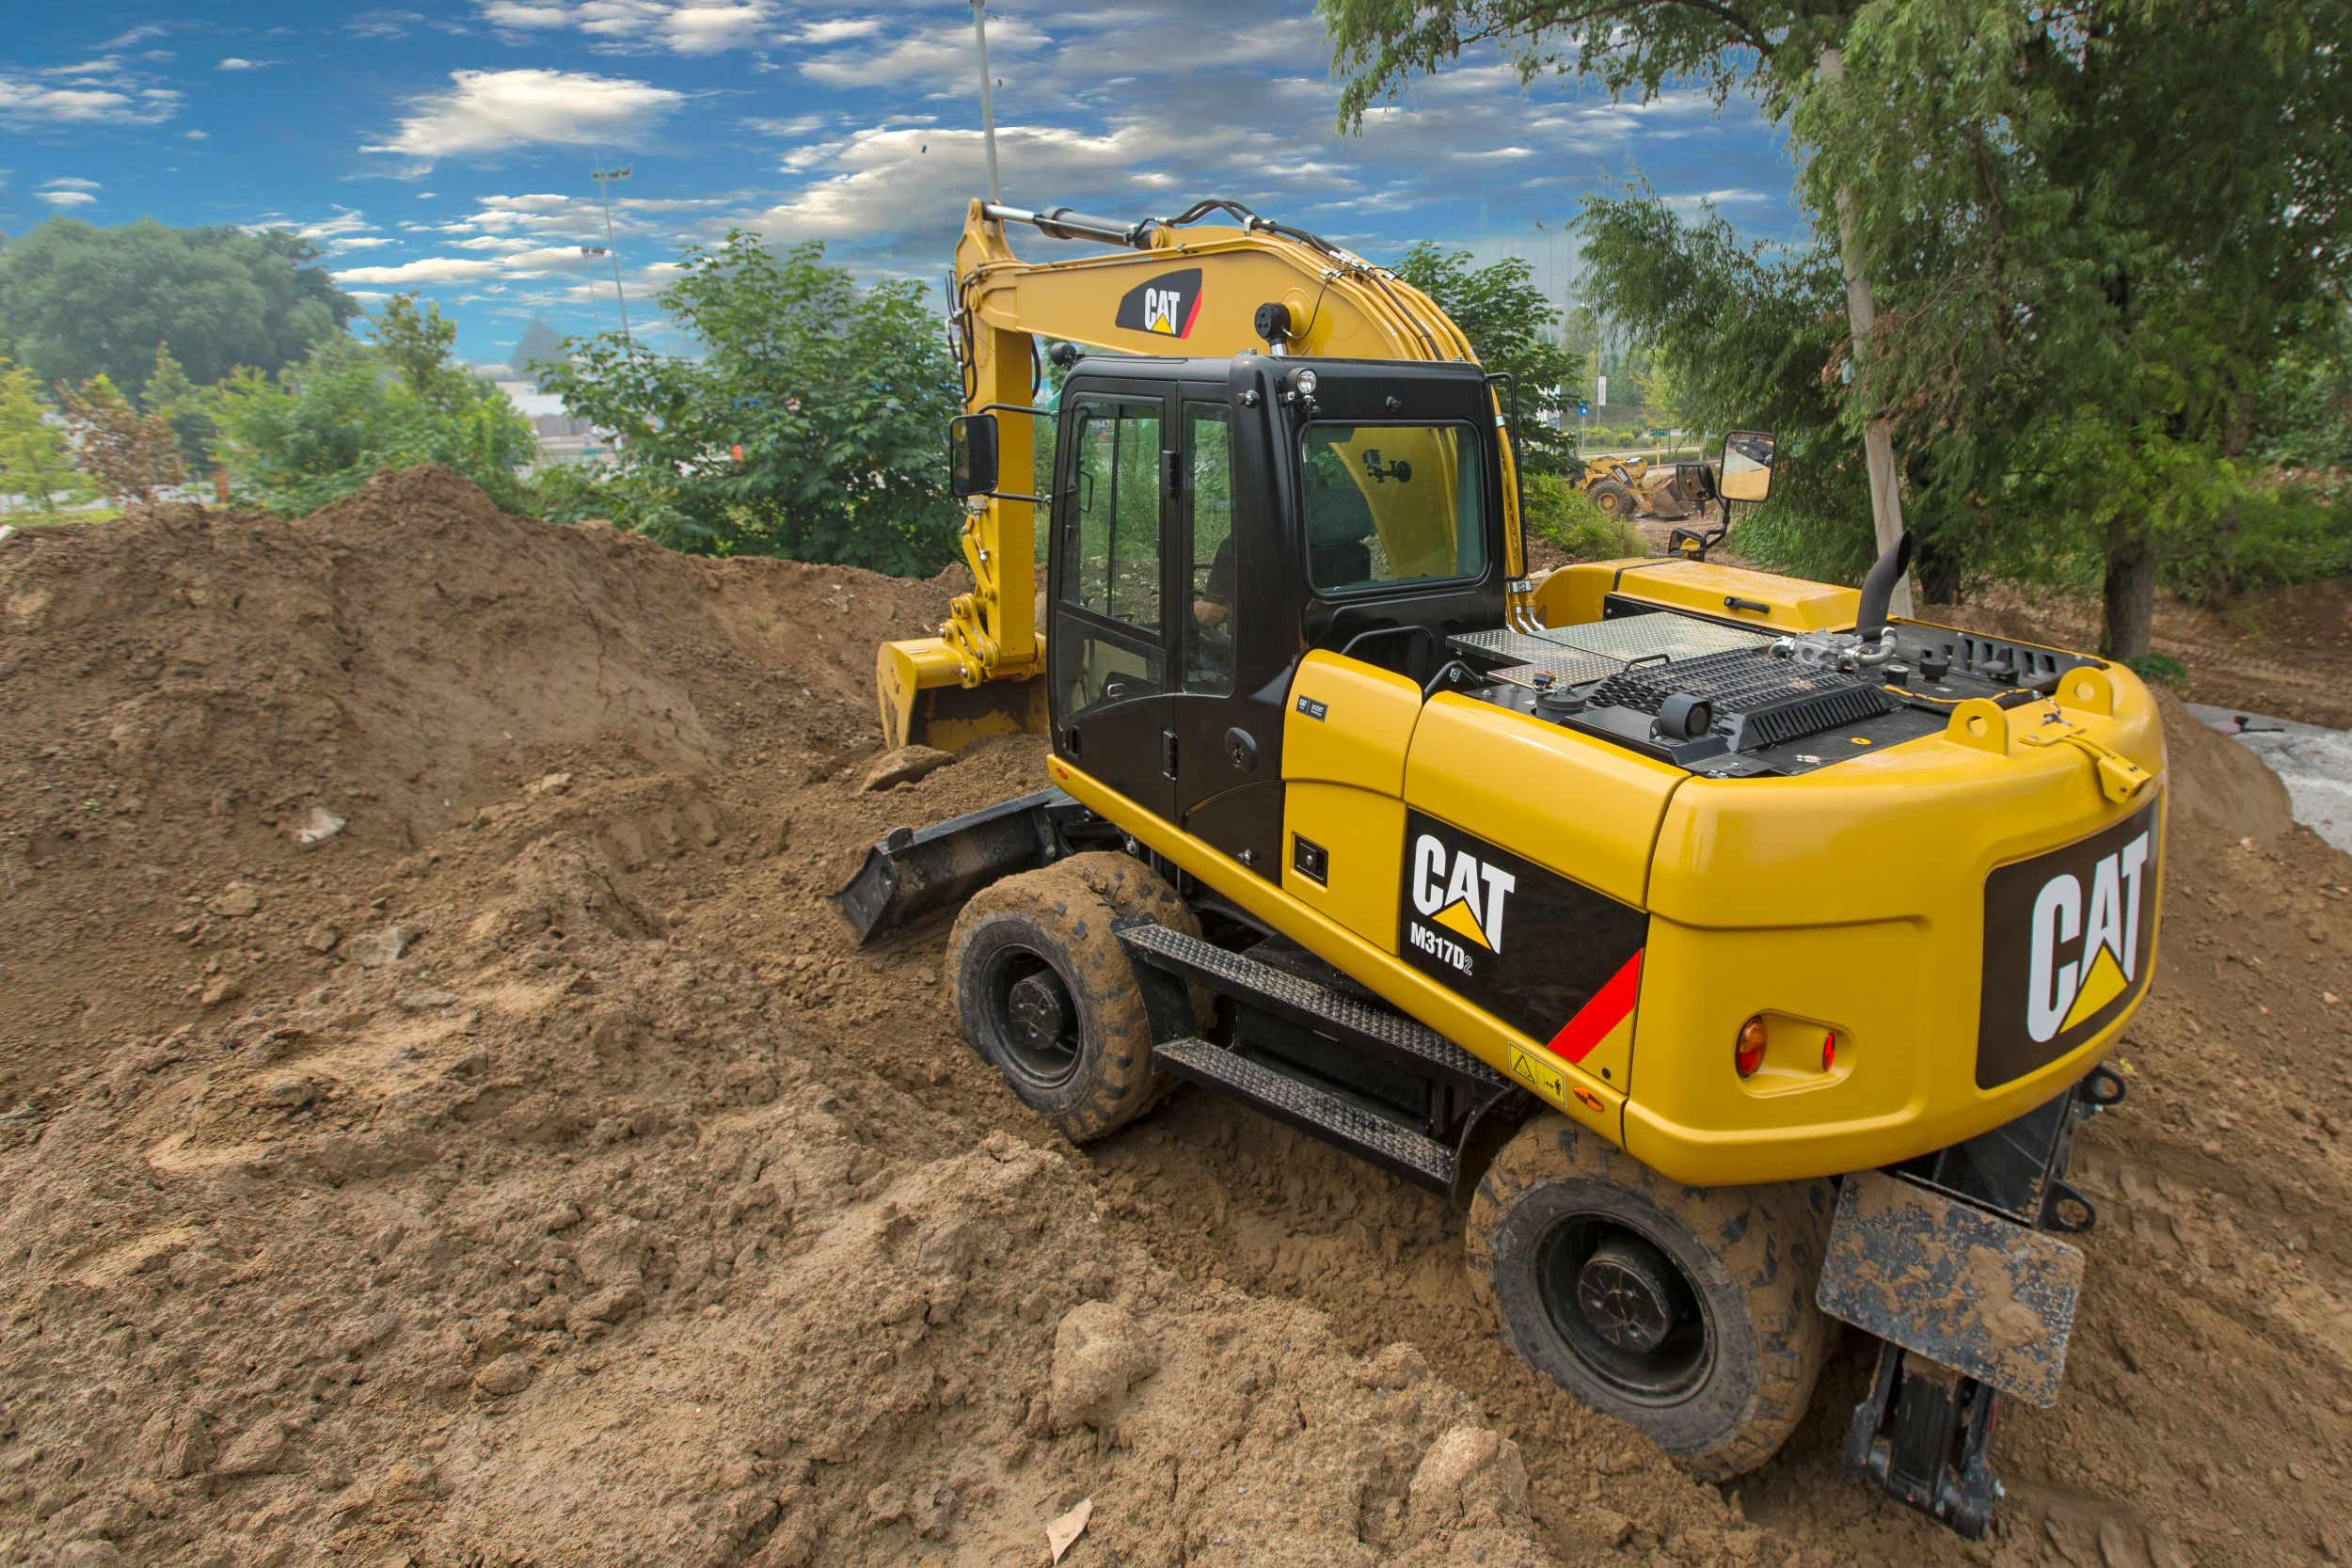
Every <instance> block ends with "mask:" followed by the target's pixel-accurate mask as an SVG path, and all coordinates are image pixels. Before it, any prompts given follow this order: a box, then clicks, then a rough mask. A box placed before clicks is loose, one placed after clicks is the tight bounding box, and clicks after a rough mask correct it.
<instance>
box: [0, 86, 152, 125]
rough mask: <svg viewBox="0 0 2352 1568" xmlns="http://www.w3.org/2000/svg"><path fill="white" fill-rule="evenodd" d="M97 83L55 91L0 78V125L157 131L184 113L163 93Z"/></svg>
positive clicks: (150, 88)
mask: <svg viewBox="0 0 2352 1568" xmlns="http://www.w3.org/2000/svg"><path fill="white" fill-rule="evenodd" d="M95 80H96V78H95V77H89V76H86V77H85V78H84V80H82V81H77V82H74V83H72V84H71V85H69V86H66V87H53V86H51V85H50V84H49V83H47V82H43V81H39V80H36V79H35V78H34V77H32V76H29V75H23V74H17V73H10V72H0V124H6V125H9V126H13V127H17V128H32V127H38V126H44V125H105V124H117V125H154V124H158V123H160V122H162V121H164V120H167V119H170V118H171V117H172V116H173V115H175V114H177V113H179V111H180V95H179V94H178V93H176V92H172V91H169V90H168V89H165V88H157V87H146V88H141V87H135V86H134V85H132V84H131V83H130V82H129V81H128V80H126V79H120V78H118V79H115V80H112V81H109V82H108V83H106V84H105V85H103V86H93V85H88V84H89V83H91V82H93V81H95Z"/></svg>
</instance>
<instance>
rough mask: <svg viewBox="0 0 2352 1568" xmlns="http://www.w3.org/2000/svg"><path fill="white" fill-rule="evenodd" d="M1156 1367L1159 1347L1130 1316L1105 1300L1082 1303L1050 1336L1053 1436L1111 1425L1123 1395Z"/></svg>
mask: <svg viewBox="0 0 2352 1568" xmlns="http://www.w3.org/2000/svg"><path fill="white" fill-rule="evenodd" d="M1159 1366H1160V1351H1159V1347H1158V1346H1157V1345H1154V1344H1153V1343H1152V1341H1151V1340H1150V1339H1149V1338H1146V1337H1145V1335H1144V1332H1143V1329H1142V1327H1141V1325H1139V1324H1138V1323H1136V1320H1135V1319H1134V1317H1132V1316H1131V1315H1130V1314H1128V1313H1126V1312H1124V1311H1122V1310H1120V1308H1119V1307H1113V1306H1112V1305H1111V1304H1110V1303H1109V1302H1106V1301H1087V1302H1080V1303H1079V1304H1078V1305H1077V1306H1075V1307H1072V1308H1071V1309H1070V1310H1069V1311H1068V1312H1067V1313H1065V1314H1063V1317H1062V1320H1061V1326H1060V1327H1058V1328H1057V1329H1056V1330H1055V1331H1054V1371H1053V1380H1052V1382H1051V1383H1050V1384H1049V1386H1048V1388H1047V1398H1048V1406H1047V1409H1048V1414H1049V1417H1050V1419H1051V1421H1052V1423H1053V1429H1054V1431H1056V1432H1057V1433H1060V1432H1069V1431H1072V1430H1073V1429H1075V1428H1077V1427H1082V1426H1091V1427H1096V1428H1100V1427H1102V1426H1104V1425H1105V1424H1106V1423H1108V1422H1110V1421H1112V1420H1113V1419H1115V1418H1117V1416H1118V1413H1119V1407H1120V1405H1121V1404H1122V1403H1123V1402H1125V1400H1126V1397H1127V1390H1128V1389H1129V1388H1132V1387H1133V1386H1135V1385H1136V1384H1137V1383H1140V1382H1141V1381H1143V1379H1145V1378H1147V1377H1149V1376H1151V1375H1152V1373H1153V1372H1155V1371H1157V1370H1159Z"/></svg>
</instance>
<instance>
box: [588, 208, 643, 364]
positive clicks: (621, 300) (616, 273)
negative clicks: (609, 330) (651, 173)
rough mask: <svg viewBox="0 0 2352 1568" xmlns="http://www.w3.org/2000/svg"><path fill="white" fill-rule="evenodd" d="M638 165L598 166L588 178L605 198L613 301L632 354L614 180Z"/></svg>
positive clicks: (623, 338)
mask: <svg viewBox="0 0 2352 1568" xmlns="http://www.w3.org/2000/svg"><path fill="white" fill-rule="evenodd" d="M635 167H636V165H634V164H623V165H622V166H620V167H618V168H598V169H591V170H589V171H588V178H589V179H591V180H594V181H595V182H596V194H597V195H598V196H600V197H602V198H604V245H605V254H606V255H608V256H610V257H612V301H613V303H614V304H615V305H616V306H618V307H619V308H620V311H621V345H622V347H623V348H625V349H627V350H628V352H630V353H632V354H633V353H635V352H636V345H635V344H634V343H631V342H630V341H629V338H628V296H627V295H625V294H623V293H621V256H620V252H619V251H618V250H616V249H614V248H613V246H614V245H615V241H614V240H613V238H612V182H614V181H616V180H626V179H628V171H629V170H630V169H632V168H635Z"/></svg>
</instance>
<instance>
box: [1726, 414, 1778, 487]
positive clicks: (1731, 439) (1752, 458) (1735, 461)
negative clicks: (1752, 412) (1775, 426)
mask: <svg viewBox="0 0 2352 1568" xmlns="http://www.w3.org/2000/svg"><path fill="white" fill-rule="evenodd" d="M1772 444H1773V443H1772V432H1771V431H1769V430H1734V431H1729V432H1727V433H1725V435H1724V457H1723V462H1722V463H1721V464H1719V465H1718V466H1717V468H1716V472H1717V473H1718V474H1719V475H1720V476H1721V477H1720V478H1718V479H1717V480H1716V482H1715V492H1716V494H1718V495H1720V496H1722V497H1723V499H1725V500H1727V501H1760V500H1762V499H1764V498H1765V497H1766V496H1768V495H1770V494H1771V493H1772Z"/></svg>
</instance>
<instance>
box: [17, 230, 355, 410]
mask: <svg viewBox="0 0 2352 1568" xmlns="http://www.w3.org/2000/svg"><path fill="white" fill-rule="evenodd" d="M317 257H318V252H317V250H316V249H315V248H314V247H313V246H312V245H310V242H309V241H307V240H304V239H302V238H300V237H299V236H297V235H294V234H290V233H287V232H285V231H283V230H269V231H266V232H261V233H254V232H249V231H247V230H241V229H231V228H226V227H222V228H212V229H170V228H167V227H165V226H164V225H163V224H160V223H157V222H156V221H155V220H153V219H152V218H141V219H140V220H139V221H138V222H136V223H130V224H124V225H123V226H121V227H120V228H117V229H100V228H97V227H95V226H94V225H92V224H89V223H87V222H84V221H83V220H82V219H79V218H67V217H53V218H50V219H48V220H47V221H45V222H43V223H41V224H40V225H39V226H37V227H36V228H34V229H33V230H31V231H30V232H29V233H27V234H25V235H24V237H23V238H22V239H17V240H12V241H10V242H9V243H8V246H7V248H6V249H0V341H4V342H5V343H7V344H8V346H9V351H10V352H11V353H12V354H13V355H14V356H15V357H16V358H17V359H18V361H19V362H21V363H22V364H24V367H25V368H26V369H28V370H30V371H31V372H33V373H34V374H35V375H37V376H39V377H40V379H41V381H42V382H43V383H45V384H53V385H54V384H56V383H57V382H67V383H72V384H77V385H78V384H79V383H81V382H83V381H86V380H87V379H89V378H91V377H93V376H97V375H104V376H105V377H106V378H107V379H108V380H109V381H110V382H112V383H113V384H114V385H115V386H117V387H118V388H121V390H122V391H123V392H124V393H125V394H126V395H128V396H129V397H131V398H133V399H134V400H136V399H137V398H138V397H139V395H140V394H141V393H142V392H143V391H144V390H145V389H146V386H147V377H148V374H149V372H151V370H152V369H153V368H154V360H155V345H156V344H157V343H159V342H163V341H169V342H170V344H171V346H172V352H173V353H174V354H176V355H178V356H179V357H180V359H181V362H182V363H183V365H184V366H185V368H186V372H187V375H188V377H189V379H190V380H191V381H194V382H198V383H200V384H206V385H209V384H211V383H213V382H215V381H218V380H219V379H220V378H221V377H223V376H225V375H227V374H228V373H229V372H230V371H231V370H233V369H235V368H236V367H238V366H240V365H249V366H252V367H254V368H256V369H258V370H261V371H263V372H273V371H276V370H278V369H279V368H281V367H282V366H284V365H287V364H289V363H291V362H292V361H294V360H296V359H299V358H301V357H302V356H303V355H305V354H307V353H308V352H310V347H311V345H312V344H314V343H316V342H318V341H320V340H322V339H324V338H326V337H329V336H331V335H333V334H335V333H337V332H340V331H341V330H342V326H343V325H344V324H345V323H347V322H349V321H350V320H351V319H352V317H354V316H355V315H357V314H358V309H359V307H358V302H357V301H355V300H354V299H353V298H352V297H351V296H350V295H349V294H346V293H343V292H342V290H341V289H338V288H337V287H335V284H334V281H333V279H331V278H329V277H327V276H326V274H325V273H324V272H321V271H319V270H318V269H317V268H315V267H312V266H310V265H309V264H308V263H309V262H310V261H315V260H316V259H317Z"/></svg>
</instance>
